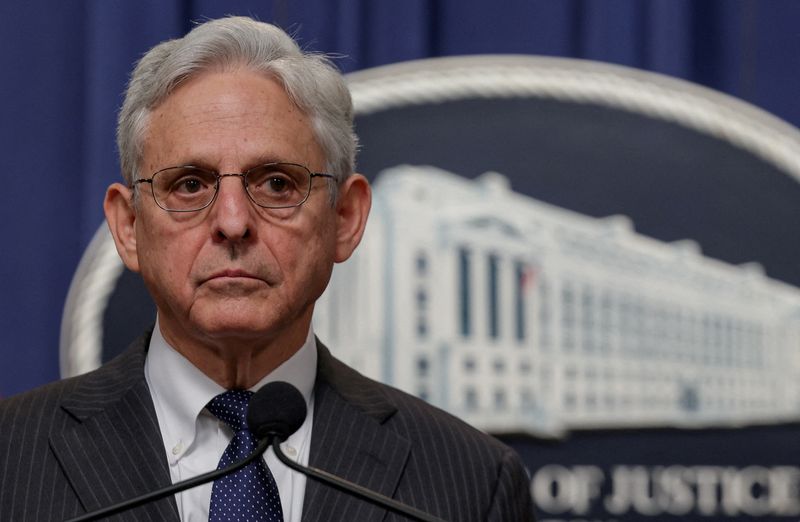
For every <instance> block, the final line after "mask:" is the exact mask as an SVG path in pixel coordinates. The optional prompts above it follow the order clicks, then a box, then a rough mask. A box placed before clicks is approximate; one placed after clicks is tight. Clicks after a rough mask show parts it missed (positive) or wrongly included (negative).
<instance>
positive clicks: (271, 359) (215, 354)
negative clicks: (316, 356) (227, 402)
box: [160, 321, 310, 390]
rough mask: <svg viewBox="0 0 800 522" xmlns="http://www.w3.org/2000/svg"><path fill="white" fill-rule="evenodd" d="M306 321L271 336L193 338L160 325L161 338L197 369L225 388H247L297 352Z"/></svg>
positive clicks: (303, 338) (304, 336)
mask: <svg viewBox="0 0 800 522" xmlns="http://www.w3.org/2000/svg"><path fill="white" fill-rule="evenodd" d="M309 327H310V321H309V322H308V324H307V325H306V326H305V328H296V329H293V330H292V331H291V332H287V334H288V335H281V336H277V337H275V338H266V337H259V338H248V337H242V336H238V337H235V336H226V337H222V338H213V339H207V338H204V339H196V338H192V337H187V336H176V335H174V333H173V332H171V330H170V329H169V328H165V327H164V325H163V324H162V325H160V328H161V334H162V335H163V336H164V340H166V342H167V343H168V344H169V345H170V346H172V347H173V348H174V349H175V350H176V351H177V352H178V353H180V354H181V355H183V356H184V357H186V359H188V360H189V362H191V363H192V364H193V365H195V366H196V367H197V368H198V369H199V370H200V371H202V372H203V373H204V374H206V375H207V376H208V377H209V378H210V379H212V380H213V381H214V382H216V383H217V384H219V385H220V386H222V387H223V388H225V389H226V390H230V389H248V388H251V387H253V386H255V385H256V384H257V383H258V381H260V380H261V379H263V378H264V377H265V376H267V375H269V374H270V373H272V371H273V370H275V369H276V368H277V367H279V366H280V365H282V364H283V363H284V362H286V361H287V360H289V359H290V358H291V357H292V356H293V355H294V354H295V353H297V351H298V350H300V348H302V346H303V344H304V343H305V341H306V337H307V336H308V329H309Z"/></svg>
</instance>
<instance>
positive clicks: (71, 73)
mask: <svg viewBox="0 0 800 522" xmlns="http://www.w3.org/2000/svg"><path fill="white" fill-rule="evenodd" d="M227 14H246V15H252V16H255V17H257V18H259V19H261V20H264V21H271V22H273V23H276V24H278V25H280V26H282V27H284V28H285V29H287V30H289V31H290V32H291V33H293V34H295V35H296V36H297V37H298V38H299V40H300V41H301V42H302V44H303V46H305V47H306V48H308V49H313V50H317V51H323V52H327V53H333V54H336V55H338V56H340V58H338V59H337V63H338V64H339V66H340V67H341V68H342V69H343V70H344V71H346V72H347V71H353V70H357V69H363V68H367V67H373V66H377V65H382V64H387V63H392V62H398V61H404V60H412V59H418V58H426V57H432V56H449V55H460V54H484V53H524V54H543V55H554V56H568V57H577V58H586V59H592V60H601V61H607V62H613V63H619V64H623V65H629V66H633V67H638V68H642V69H648V70H652V71H656V72H660V73H664V74H668V75H672V76H677V77H680V78H684V79H687V80H691V81H694V82H698V83H701V84H704V85H706V86H709V87H712V88H715V89H718V90H721V91H724V92H727V93H729V94H732V95H734V96H738V97H740V98H742V99H744V100H747V101H749V102H751V103H754V104H756V105H758V106H760V107H762V108H764V109H766V110H768V111H770V112H772V113H774V114H776V115H778V116H780V117H782V118H784V119H786V120H788V121H789V122H791V123H793V124H795V125H800V104H799V103H797V102H796V97H797V93H800V68H798V49H800V45H798V44H800V23H798V22H800V2H797V1H795V0H769V1H760V2H759V1H756V0H704V1H691V0H558V1H554V0H508V1H501V2H497V1H489V0H438V1H437V0H404V1H401V2H400V1H396V0H294V1H292V0H275V1H270V0H249V1H248V0H226V1H211V0H195V1H191V0H182V1H179V0H127V1H126V0H84V1H80V0H70V1H62V2H53V1H43V0H30V1H27V2H14V1H6V2H2V3H0V73H1V74H2V79H0V148H1V149H0V150H2V154H1V155H0V157H1V158H2V160H3V161H2V172H3V174H2V180H3V185H2V189H0V227H2V228H1V229H0V232H1V234H0V237H2V241H3V245H4V246H3V253H2V257H0V277H2V281H3V283H2V288H3V291H2V294H0V311H1V312H2V313H0V332H1V333H0V396H8V395H11V394H14V393H18V392H20V391H23V390H26V389H29V388H32V387H34V386H36V385H39V384H42V383H44V382H47V381H50V380H53V379H56V378H57V377H58V348H57V347H58V332H59V325H60V317H61V309H62V304H63V302H64V299H65V297H66V293H67V289H68V285H69V281H70V278H71V275H72V273H73V271H74V269H75V267H76V265H77V263H78V260H79V258H80V255H81V252H82V250H83V248H84V247H85V246H86V244H87V243H88V241H89V239H90V238H91V236H92V234H93V233H94V231H95V230H96V229H97V227H98V225H99V224H100V223H101V221H102V211H101V203H102V198H103V194H104V191H105V187H106V186H107V185H108V184H109V183H110V182H112V181H116V180H117V179H118V176H119V174H118V167H117V157H116V150H115V144H114V126H115V117H116V111H117V108H118V106H119V103H120V96H121V92H122V90H123V88H124V84H125V82H126V79H127V75H128V73H129V71H130V69H131V67H132V64H133V63H134V61H135V60H136V59H137V58H138V57H139V56H140V55H141V54H142V53H143V52H144V51H146V50H147V49H148V48H149V47H151V46H152V45H153V44H155V43H157V42H159V41H161V40H163V39H166V38H170V37H175V36H179V35H181V34H183V33H184V32H186V31H187V30H188V29H189V28H190V27H191V24H192V23H193V21H198V20H203V19H205V18H215V17H219V16H223V15H227Z"/></svg>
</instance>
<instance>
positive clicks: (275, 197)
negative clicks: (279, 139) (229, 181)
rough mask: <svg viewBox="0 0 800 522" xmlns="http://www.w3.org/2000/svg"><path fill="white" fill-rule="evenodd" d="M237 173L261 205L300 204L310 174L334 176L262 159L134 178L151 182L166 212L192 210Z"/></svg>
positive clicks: (208, 201) (202, 205) (212, 197)
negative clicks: (221, 169)
mask: <svg viewBox="0 0 800 522" xmlns="http://www.w3.org/2000/svg"><path fill="white" fill-rule="evenodd" d="M231 176H238V177H240V178H242V184H243V185H244V189H245V191H246V192H247V195H248V197H249V198H250V200H251V201H252V202H253V203H255V204H256V205H258V206H259V207H263V208H290V207H299V206H300V205H302V204H303V203H305V202H306V200H307V199H308V196H309V194H310V193H311V182H312V180H313V178H333V177H334V176H333V175H331V174H323V173H320V172H311V171H310V170H308V168H306V167H304V166H303V165H298V164H297V163H265V164H264V165H259V166H257V167H253V168H252V169H249V170H247V171H245V172H241V173H231V174H220V173H218V172H215V171H213V170H209V169H204V168H201V167H195V166H193V165H181V166H179V167H168V168H165V169H161V170H159V171H157V172H155V173H154V174H153V175H152V176H151V177H149V178H140V179H137V180H135V181H134V182H133V185H134V186H135V185H138V184H139V183H150V185H152V187H153V199H155V201H156V205H158V206H159V207H161V208H163V209H164V210H166V211H168V212H195V211H197V210H202V209H204V208H206V207H207V206H209V205H211V203H213V202H214V200H215V199H216V197H217V193H218V192H219V182H220V180H221V179H222V178H227V177H231Z"/></svg>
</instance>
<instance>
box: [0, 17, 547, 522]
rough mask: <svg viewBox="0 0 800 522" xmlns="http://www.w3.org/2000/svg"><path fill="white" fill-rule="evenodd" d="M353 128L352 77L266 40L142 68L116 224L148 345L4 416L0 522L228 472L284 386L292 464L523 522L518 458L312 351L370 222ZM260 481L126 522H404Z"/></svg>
mask: <svg viewBox="0 0 800 522" xmlns="http://www.w3.org/2000/svg"><path fill="white" fill-rule="evenodd" d="M352 118H353V114H352V105H351V102H350V97H349V94H348V92H347V89H346V87H345V85H344V83H343V80H342V78H341V75H340V74H339V73H338V72H337V71H336V70H335V69H334V68H333V67H332V66H330V65H329V63H328V62H327V60H326V59H324V58H322V57H320V56H318V55H313V54H304V53H302V52H301V51H300V50H299V49H298V47H297V45H296V44H295V43H294V42H293V41H292V40H291V38H289V37H288V36H287V35H286V34H285V33H283V32H282V31H280V30H279V29H277V28H275V27H273V26H270V25H268V24H263V23H259V22H255V21H252V20H250V19H245V18H226V19H222V20H216V21H212V22H208V23H206V24H203V25H200V26H198V27H196V28H195V29H194V30H193V31H192V32H190V33H189V34H188V35H187V36H185V37H184V38H182V39H179V40H173V41H169V42H164V43H162V44H160V45H158V46H156V47H155V48H153V49H152V50H151V51H150V52H149V53H147V55H145V56H144V57H143V58H142V60H141V61H140V62H139V64H138V65H137V67H136V69H135V71H134V73H133V75H132V78H131V82H130V85H129V87H128V91H127V93H126V98H125V102H124V104H123V107H122V110H121V112H120V116H119V127H118V144H119V150H120V159H121V166H122V172H123V176H124V177H125V181H126V184H124V185H123V184H119V183H115V184H113V185H112V186H111V187H109V189H108V192H107V194H106V198H105V203H104V208H105V212H106V219H107V221H108V224H109V227H110V229H111V233H112V235H113V237H114V241H115V243H116V246H117V250H118V252H119V254H120V256H121V257H122V259H123V261H124V263H125V265H126V266H127V267H128V268H130V269H131V270H133V271H136V272H139V273H141V275H142V277H143V279H144V281H145V284H146V286H147V288H148V290H149V292H150V293H151V295H152V297H153V299H154V301H155V303H156V307H157V310H158V315H157V320H156V325H155V327H154V329H153V331H152V332H148V333H146V334H145V335H143V336H142V337H141V338H140V339H139V340H138V341H136V342H135V343H134V344H133V345H132V346H131V347H130V348H129V349H128V350H127V351H126V352H125V353H124V354H123V355H121V356H120V357H119V358H117V359H116V360H114V361H112V362H111V363H109V364H107V365H106V366H104V367H102V368H100V369H99V370H97V371H95V372H92V373H90V374H87V375H84V376H81V377H77V378H73V379H69V380H65V381H62V382H59V383H54V384H50V385H48V386H45V387H43V388H41V389H39V390H35V391H33V392H30V393H27V394H23V395H20V396H18V397H15V398H12V399H10V400H7V401H5V402H4V403H3V404H2V406H0V423H1V425H2V427H3V429H2V433H0V465H1V466H2V468H0V477H2V478H1V479H0V480H2V482H1V483H2V489H0V519H2V520H14V521H26V520H36V521H43V520H63V519H65V518H69V517H73V516H77V515H79V514H82V513H85V512H89V511H92V510H96V509H98V508H101V507H104V506H107V505H110V504H113V503H115V502H119V501H121V500H124V499H128V498H132V497H135V496H137V495H140V494H143V493H146V492H149V491H152V490H154V489H156V488H159V487H162V486H165V485H168V484H169V483H171V482H177V481H179V480H184V479H186V478H189V477H192V476H194V475H197V474H199V473H202V472H205V471H208V470H211V469H214V468H216V467H217V466H218V465H219V466H222V465H224V464H225V463H226V462H230V461H233V460H236V459H237V458H239V456H241V455H242V454H245V453H247V452H248V449H247V448H250V447H252V437H251V435H250V434H249V431H248V430H247V429H246V426H242V425H241V419H240V420H239V421H237V420H236V419H237V418H239V417H237V416H238V415H239V414H241V413H242V412H244V411H245V410H246V407H247V401H248V398H249V392H248V391H247V390H250V391H254V390H257V389H259V388H260V387H261V386H263V385H264V384H265V383H267V382H269V381H275V380H282V381H288V382H290V383H291V384H293V385H295V386H296V387H297V388H298V389H299V390H300V391H301V393H302V394H303V396H304V399H305V401H306V403H307V406H308V410H309V414H308V416H307V417H306V420H305V422H304V424H303V425H302V426H301V428H300V429H299V430H298V431H297V432H295V433H294V434H292V435H291V436H290V437H289V439H288V440H287V441H286V442H285V443H284V444H283V447H284V450H285V451H286V452H287V453H288V454H289V455H290V456H291V457H292V458H295V459H296V460H297V461H299V462H301V463H308V464H311V465H313V466H316V467H319V468H321V469H324V470H327V471H329V472H331V473H334V474H336V475H339V476H342V477H344V478H346V479H348V480H350V481H353V482H355V483H358V484H361V485H363V486H365V487H367V488H369V489H372V490H375V491H378V492H380V493H382V494H385V495H388V496H391V497H393V498H395V499H396V500H398V501H400V502H403V503H406V504H409V505H412V506H414V507H416V508H417V509H420V510H422V511H425V512H428V513H431V514H433V515H436V516H438V517H441V518H444V519H446V520H453V521H456V520H457V521H465V520H496V521H513V520H530V519H532V514H531V502H530V496H529V494H528V490H527V480H526V477H525V474H524V471H523V469H522V466H521V463H520V461H519V458H518V457H517V456H516V455H515V454H514V453H513V452H512V451H511V450H510V449H508V448H507V447H505V446H503V445H502V444H500V443H499V442H497V441H495V440H494V439H491V438H490V437H488V436H485V435H483V434H481V433H479V432H477V431H476V430H474V429H472V428H470V427H468V426H466V425H465V424H463V423H461V422H460V421H458V420H456V419H454V418H452V417H450V416H449V415H447V414H445V413H443V412H440V411H438V410H436V409H434V408H432V407H430V406H428V405H427V404H425V403H424V402H422V401H419V400H417V399H414V398H412V397H410V396H407V395H405V394H403V393H401V392H399V391H397V390H394V389H391V388H389V387H387V386H384V385H381V384H378V383H375V382H373V381H371V380H369V379H366V378H365V377H363V376H361V375H359V374H358V373H356V372H355V371H353V370H352V369H350V368H348V367H347V366H345V365H344V364H342V363H341V362H339V361H337V360H336V359H334V358H333V357H332V356H331V354H330V353H329V352H328V350H327V349H326V348H325V347H324V346H323V345H322V344H321V343H320V342H319V341H317V340H316V338H315V337H314V334H313V331H312V327H311V316H312V312H313V309H314V303H315V301H316V300H317V298H319V296H320V295H321V294H322V292H323V290H324V289H325V287H326V285H327V283H328V280H329V278H330V274H331V270H332V267H333V264H334V263H338V262H342V261H344V260H346V259H347V258H348V257H349V256H350V254H351V253H352V252H353V250H354V249H355V248H356V246H357V244H358V243H359V241H360V239H361V235H362V233H363V231H364V226H365V223H366V219H367V214H368V212H369V206H370V188H369V185H368V183H367V181H366V179H365V178H364V177H363V176H361V175H359V174H353V173H352V172H353V165H354V156H355V149H356V138H355V136H354V134H353V131H352ZM237 422H238V423H239V425H237ZM248 444H250V446H248ZM264 461H265V463H266V466H265V465H264V463H263V462H256V463H253V464H251V465H250V466H248V467H247V468H245V471H243V472H241V473H237V474H236V475H234V476H231V477H229V479H220V480H218V481H216V482H215V483H214V484H208V485H206V486H201V487H197V488H193V489H191V490H187V491H186V492H183V493H181V494H178V495H175V496H173V497H169V498H166V499H164V500H161V501H158V502H153V503H150V504H147V505H145V506H142V507H139V508H136V509H133V510H130V511H127V512H125V513H123V514H122V515H120V516H119V518H116V519H115V520H137V521H138V520H153V521H156V520H158V521H164V520H169V521H178V520H182V521H195V520H286V521H300V520H302V521H314V520H317V521H338V520H346V521H353V520H358V521H361V520H385V519H386V520H399V519H401V518H400V517H399V516H397V515H393V514H389V515H388V517H387V514H386V511H385V510H384V509H383V508H380V507H377V506H374V505H372V504H369V503H367V502H365V501H363V500H360V499H357V498H354V497H352V496H350V495H348V494H346V493H342V492H339V491H337V490H335V489H332V488H330V487H328V486H325V485H321V484H319V483H317V482H315V481H312V480H308V481H307V480H306V479H305V478H304V477H303V476H302V475H299V474H297V473H294V472H292V471H290V470H289V469H288V468H286V467H285V466H283V464H282V463H280V462H278V461H277V459H276V458H275V456H274V454H273V453H272V452H271V451H270V452H268V454H267V456H266V458H265V459H264ZM240 509H242V510H246V509H251V510H252V512H251V513H250V514H247V515H241V516H238V518H237V516H236V515H233V514H234V513H237V512H239V511H238V510H240Z"/></svg>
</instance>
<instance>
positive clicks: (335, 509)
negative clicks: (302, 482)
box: [303, 344, 410, 522]
mask: <svg viewBox="0 0 800 522" xmlns="http://www.w3.org/2000/svg"><path fill="white" fill-rule="evenodd" d="M318 354H319V357H318V360H319V365H318V372H317V382H316V388H315V398H314V427H313V434H312V437H311V454H310V457H309V464H310V465H311V466H313V467H317V468H320V469H322V470H325V471H328V472H330V473H333V474H335V475H337V476H340V477H342V478H345V479H347V480H349V481H351V482H355V483H357V484H359V485H361V486H364V487H366V488H369V489H371V490H373V491H377V492H378V493H381V494H383V495H386V496H389V497H391V496H392V495H393V494H394V492H395V490H396V489H397V485H398V483H399V482H400V479H401V476H402V474H403V471H404V469H405V465H406V462H407V460H408V456H409V452H410V443H409V442H408V441H407V440H406V439H404V438H402V437H400V436H398V435H397V434H396V433H395V432H394V431H392V430H390V429H388V428H386V426H385V425H384V423H385V422H386V421H387V420H388V419H389V418H390V417H391V416H392V415H394V413H395V412H396V408H395V407H394V406H393V405H391V404H389V403H388V402H387V401H386V400H385V399H384V397H383V395H382V394H381V393H380V389H379V388H378V387H377V386H376V385H375V384H374V383H373V382H372V381H370V380H368V379H366V378H364V377H363V376H361V375H360V374H358V373H357V372H355V371H353V370H352V369H350V368H348V367H347V366H345V365H343V364H342V363H340V362H339V361H337V360H336V359H334V358H333V357H332V356H331V355H330V353H329V352H328V350H327V349H326V348H325V347H324V346H322V345H321V344H319V345H318ZM385 515H386V512H385V510H384V509H382V508H379V507H377V506H374V505H372V504H371V503H368V502H366V501H363V500H360V499H358V498H356V497H353V496H351V495H349V494H346V493H342V492H340V491H338V490H336V489H334V488H331V487H328V486H325V485H322V484H319V483H317V482H316V481H315V480H313V479H309V480H308V483H307V486H306V498H305V502H304V506H303V522H323V521H325V522H327V521H329V520H382V519H383V518H384V517H385Z"/></svg>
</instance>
